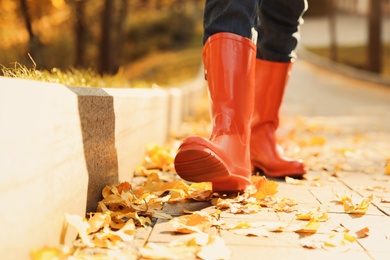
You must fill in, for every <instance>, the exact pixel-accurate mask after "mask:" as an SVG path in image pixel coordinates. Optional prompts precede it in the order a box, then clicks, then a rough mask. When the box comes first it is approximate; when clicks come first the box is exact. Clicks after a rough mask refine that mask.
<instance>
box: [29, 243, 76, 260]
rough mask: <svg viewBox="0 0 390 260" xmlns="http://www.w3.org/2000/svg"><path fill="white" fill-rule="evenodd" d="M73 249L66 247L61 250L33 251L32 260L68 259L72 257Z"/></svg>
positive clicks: (48, 248) (44, 249)
mask: <svg viewBox="0 0 390 260" xmlns="http://www.w3.org/2000/svg"><path fill="white" fill-rule="evenodd" d="M71 254H72V250H71V248H69V247H67V246H64V247H60V248H56V247H44V248H41V249H34V250H32V251H31V253H30V256H31V260H53V259H68V257H69V256H71Z"/></svg>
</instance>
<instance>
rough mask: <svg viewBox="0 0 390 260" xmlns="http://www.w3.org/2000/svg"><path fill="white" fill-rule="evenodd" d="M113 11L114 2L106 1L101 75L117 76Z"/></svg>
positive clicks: (102, 33) (103, 18)
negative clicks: (114, 59) (114, 63)
mask: <svg viewBox="0 0 390 260" xmlns="http://www.w3.org/2000/svg"><path fill="white" fill-rule="evenodd" d="M113 11H114V0H104V5H103V10H102V18H101V19H102V21H101V40H100V63H99V73H100V74H115V73H116V69H115V68H114V65H113V51H112V49H113V35H112V29H113V27H112V25H113V21H112V20H113Z"/></svg>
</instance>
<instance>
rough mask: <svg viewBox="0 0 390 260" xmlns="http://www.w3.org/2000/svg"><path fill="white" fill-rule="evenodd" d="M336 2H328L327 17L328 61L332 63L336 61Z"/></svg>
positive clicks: (331, 0) (332, 0)
mask: <svg viewBox="0 0 390 260" xmlns="http://www.w3.org/2000/svg"><path fill="white" fill-rule="evenodd" d="M335 1H336V0H328V16H329V35H330V48H329V49H330V50H329V54H330V59H331V60H333V61H337V60H338V53H337V31H336V28H337V25H336V13H337V7H336V2H335Z"/></svg>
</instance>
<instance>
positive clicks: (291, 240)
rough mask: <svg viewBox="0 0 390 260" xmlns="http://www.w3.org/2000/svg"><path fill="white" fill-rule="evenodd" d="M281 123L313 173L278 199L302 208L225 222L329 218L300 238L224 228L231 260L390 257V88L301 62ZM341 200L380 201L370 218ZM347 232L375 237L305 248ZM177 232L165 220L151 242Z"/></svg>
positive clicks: (291, 148)
mask: <svg viewBox="0 0 390 260" xmlns="http://www.w3.org/2000/svg"><path fill="white" fill-rule="evenodd" d="M360 22H361V20H360ZM307 24H309V22H307ZM312 28H318V27H312ZM349 28H356V27H349ZM303 35H304V36H303V37H305V34H303ZM316 37H317V36H315V37H312V39H314V38H316ZM306 42H307V43H308V42H309V40H306ZM322 42H323V39H322ZM281 118H282V120H281V127H280V130H279V132H278V134H279V137H280V139H281V144H282V145H283V147H284V148H285V149H286V153H287V154H289V155H290V156H292V157H300V158H302V159H303V160H304V161H305V163H306V166H307V170H308V175H307V180H305V181H303V182H300V183H298V184H291V183H287V182H285V181H278V182H277V183H278V190H279V192H278V193H277V194H276V196H277V197H279V198H285V197H288V198H291V199H294V200H296V201H297V202H298V204H297V206H295V207H294V210H293V211H292V212H278V211H275V210H272V209H269V208H265V209H264V210H262V211H261V212H260V213H258V214H247V215H245V214H231V213H226V212H224V213H222V215H221V216H222V219H223V220H224V221H226V222H227V223H233V222H234V223H237V222H242V221H246V222H259V221H268V222H283V223H288V226H289V227H290V226H293V225H294V224H302V223H301V222H302V221H300V220H297V219H296V213H297V212H299V211H305V210H308V209H312V208H317V207H321V208H323V209H325V210H327V212H328V216H329V219H328V220H327V221H325V222H324V223H322V224H321V226H320V228H319V229H318V231H317V233H316V234H314V235H302V234H298V233H296V232H294V231H292V230H291V229H290V230H289V228H286V230H285V231H283V232H274V233H271V234H270V235H269V237H257V236H243V235H237V234H233V233H232V232H229V231H224V230H222V231H221V232H220V236H221V237H222V238H223V239H224V240H225V242H226V244H227V246H228V247H229V249H230V250H231V259H240V260H242V259H329V258H332V259H388V256H389V254H390V249H389V246H390V204H389V203H388V201H387V198H389V197H390V175H388V174H385V172H386V171H388V170H386V165H387V164H388V161H389V159H390V87H389V86H387V85H382V84H377V83H371V82H368V81H366V80H358V79H355V78H351V77H350V76H345V75H342V73H339V72H337V71H330V70H328V69H324V68H321V67H319V66H316V65H313V64H312V63H310V62H308V61H306V60H305V59H304V58H303V59H299V60H298V61H297V62H296V64H295V65H294V70H293V73H292V77H291V80H290V83H289V86H288V88H287V91H286V95H285V100H284V103H283V106H282V109H281ZM336 194H348V195H349V196H352V197H353V198H355V199H363V198H365V197H370V196H372V201H371V203H370V205H369V208H368V211H367V212H366V214H364V215H356V214H349V213H346V211H345V210H344V208H343V206H342V205H339V204H337V203H336V202H335V196H336ZM212 208H213V207H212V206H211V205H209V204H207V203H203V204H202V203H199V202H188V203H182V204H177V205H167V206H166V207H165V210H166V212H167V213H170V214H173V215H175V214H176V215H177V214H179V213H180V212H181V210H182V209H196V210H202V211H206V212H207V211H210V210H211V209H212ZM340 227H342V228H343V229H349V230H351V231H353V232H355V231H358V230H361V229H366V230H369V233H368V236H367V237H364V238H359V239H357V241H356V242H354V243H352V245H351V246H350V247H334V248H333V249H329V247H327V248H326V247H322V248H317V249H308V248H305V247H304V246H303V241H305V240H303V239H308V240H311V241H316V239H318V237H319V236H331V235H332V234H333V233H334V232H336V230H339V229H340ZM170 231H173V229H172V227H170V226H169V225H168V224H167V222H166V221H164V220H158V221H157V224H156V225H155V226H154V228H153V230H152V231H151V233H150V236H149V237H148V238H147V242H153V243H157V244H162V245H164V244H167V243H169V242H171V241H173V240H175V239H177V238H178V237H179V235H174V233H171V232H170ZM178 259H180V257H178Z"/></svg>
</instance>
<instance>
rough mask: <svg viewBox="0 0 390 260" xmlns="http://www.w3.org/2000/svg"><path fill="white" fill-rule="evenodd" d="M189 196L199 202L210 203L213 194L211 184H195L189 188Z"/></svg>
mask: <svg viewBox="0 0 390 260" xmlns="http://www.w3.org/2000/svg"><path fill="white" fill-rule="evenodd" d="M188 194H189V196H190V197H191V198H192V199H194V200H197V201H208V200H210V198H211V195H212V194H213V188H212V184H211V182H194V183H192V184H191V185H190V187H189V188H188Z"/></svg>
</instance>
